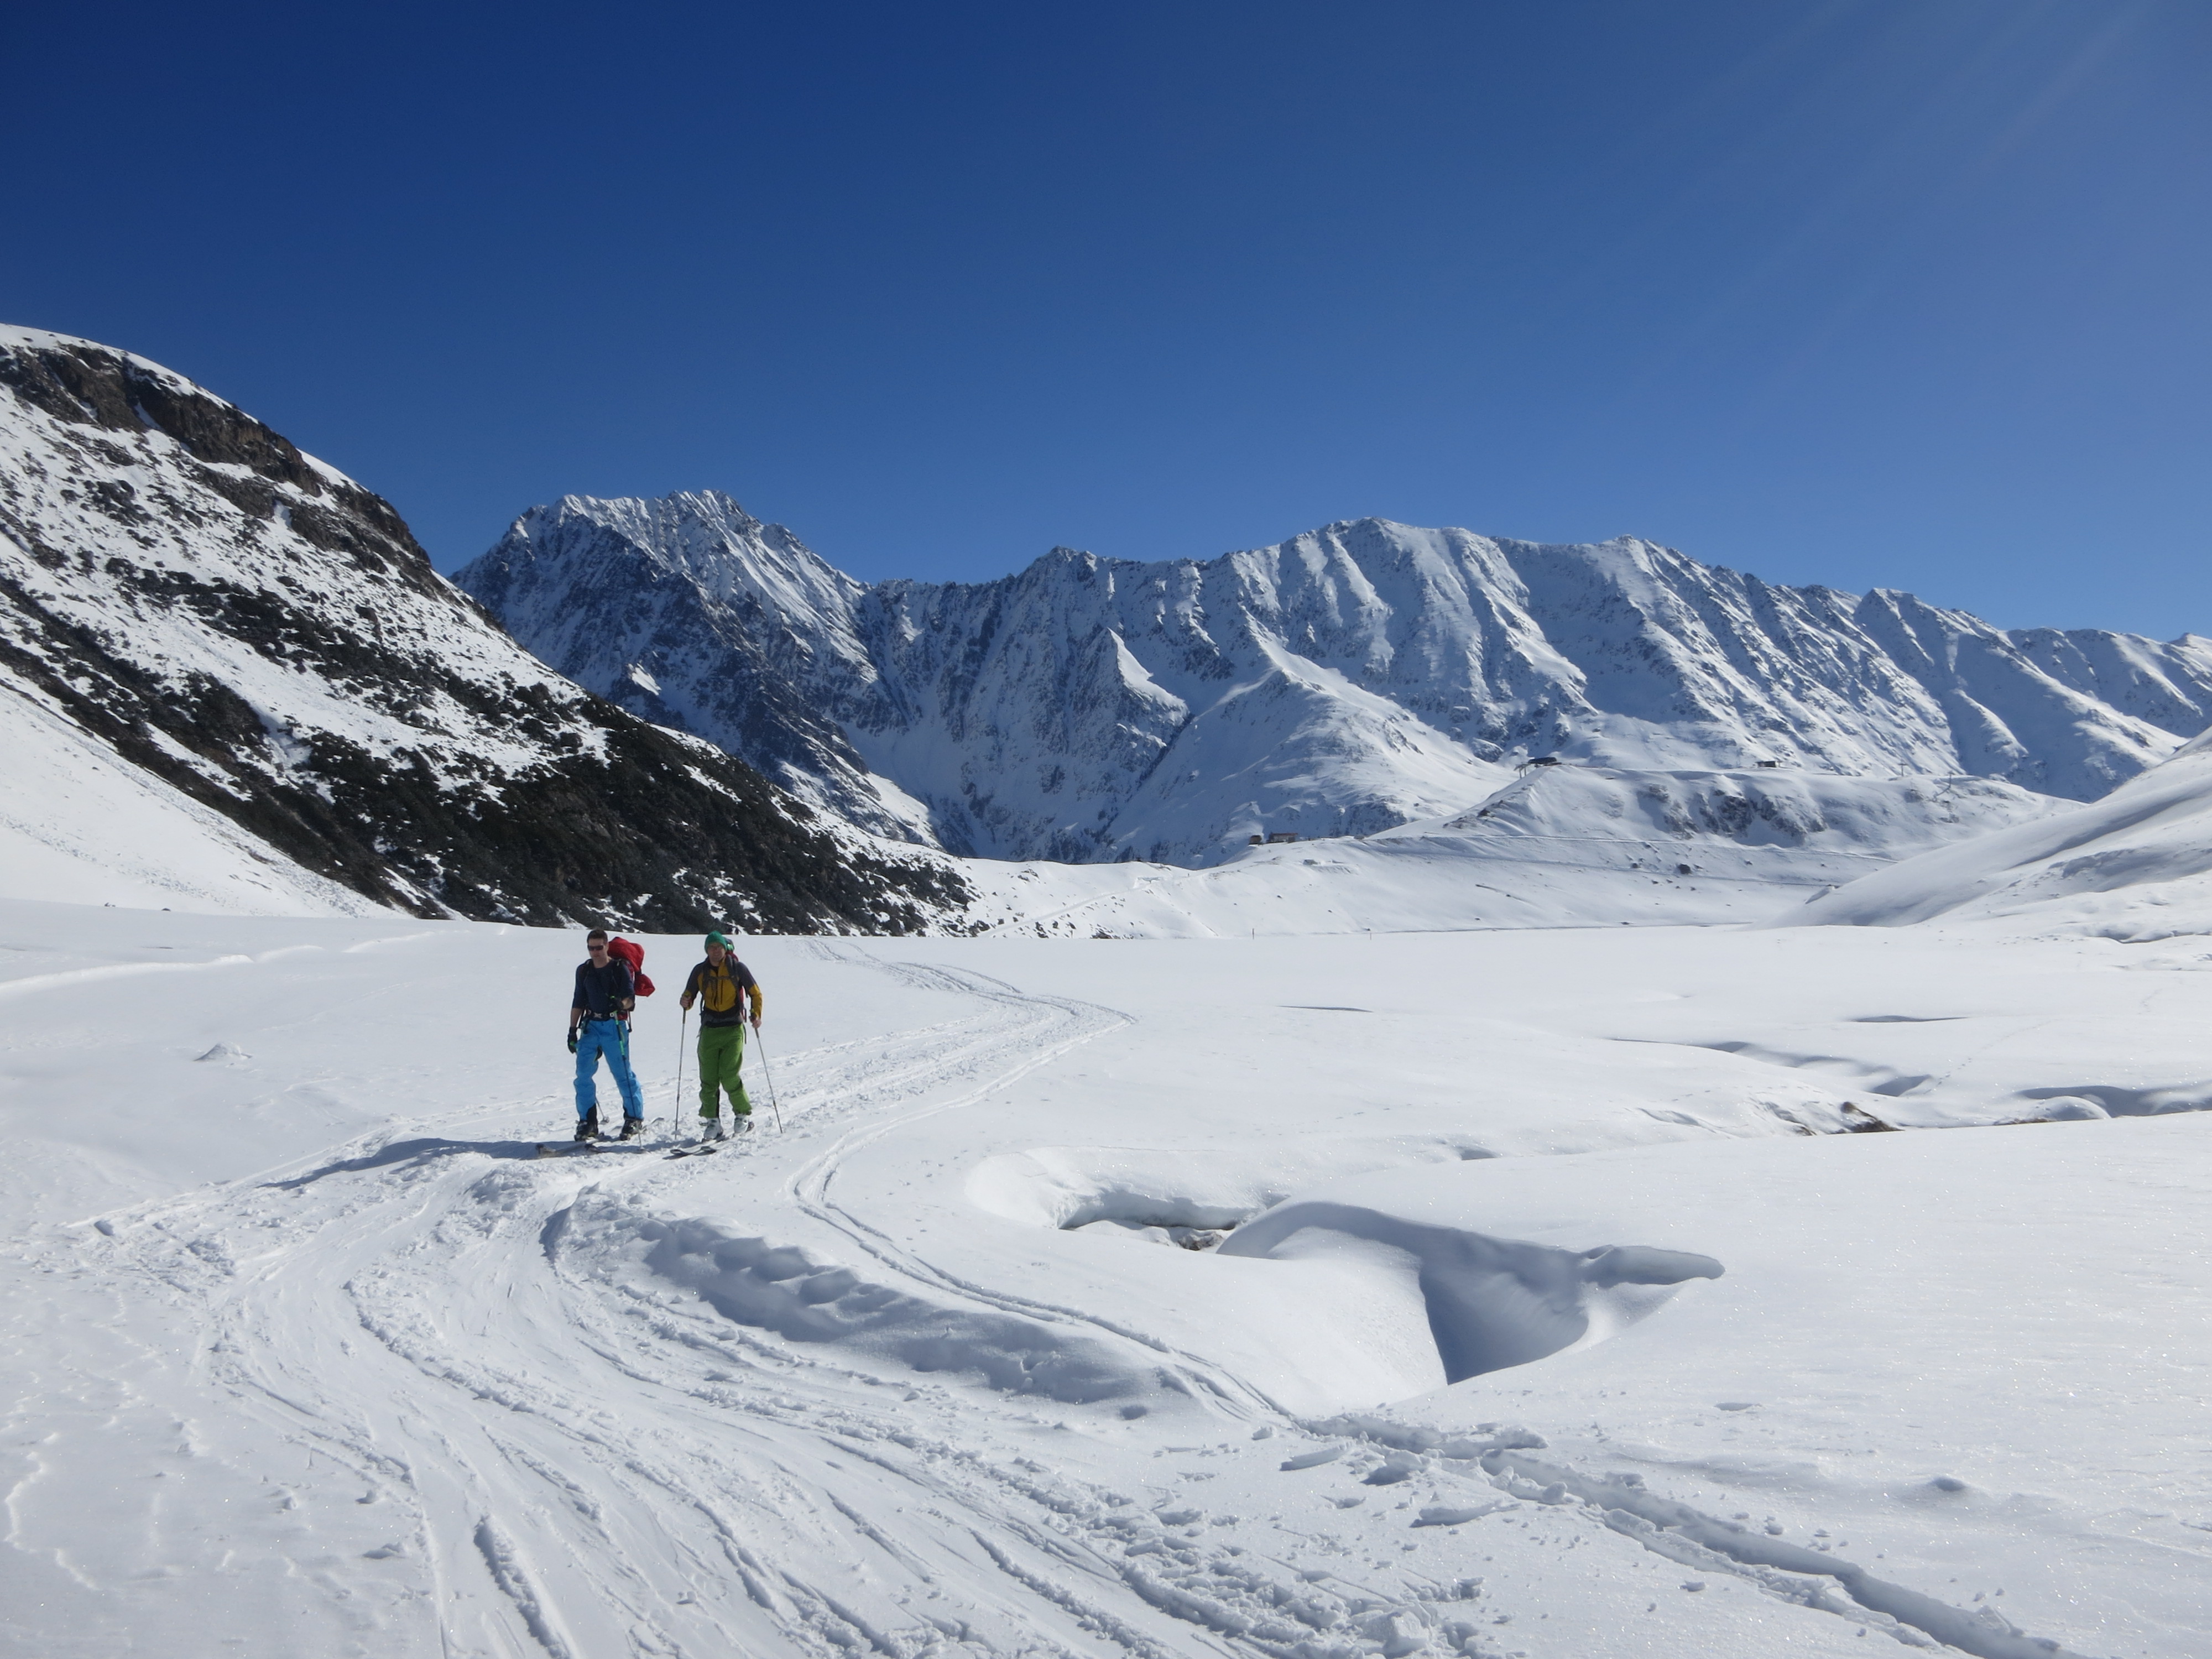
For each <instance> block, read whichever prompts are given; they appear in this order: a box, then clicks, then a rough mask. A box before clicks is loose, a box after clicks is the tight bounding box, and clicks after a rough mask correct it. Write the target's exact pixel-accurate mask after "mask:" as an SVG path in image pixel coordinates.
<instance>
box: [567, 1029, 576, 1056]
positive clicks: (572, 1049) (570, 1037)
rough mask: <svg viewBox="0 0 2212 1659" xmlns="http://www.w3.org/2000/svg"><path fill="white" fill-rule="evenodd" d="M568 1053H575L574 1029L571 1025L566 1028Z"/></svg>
mask: <svg viewBox="0 0 2212 1659" xmlns="http://www.w3.org/2000/svg"><path fill="white" fill-rule="evenodd" d="M568 1052H569V1053H570V1054H574V1053H575V1052H576V1028H575V1027H574V1026H573V1025H571V1026H570V1027H569V1028H568Z"/></svg>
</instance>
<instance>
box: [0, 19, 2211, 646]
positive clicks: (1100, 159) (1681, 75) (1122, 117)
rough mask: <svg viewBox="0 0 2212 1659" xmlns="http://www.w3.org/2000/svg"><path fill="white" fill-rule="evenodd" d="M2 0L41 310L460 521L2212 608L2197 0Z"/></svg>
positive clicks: (1973, 602)
mask: <svg viewBox="0 0 2212 1659" xmlns="http://www.w3.org/2000/svg"><path fill="white" fill-rule="evenodd" d="M34 11H35V13H36V15H33V12H34ZM0 56H4V58H6V60H7V61H8V62H9V65H10V71H9V95H8V97H7V99H6V100H0V142H4V154H5V155H6V157H7V163H6V165H7V169H8V174H9V181H10V184H11V189H10V191H9V197H10V202H9V207H8V209H7V212H6V217H5V221H4V223H5V225H6V233H5V234H4V236H0V319H5V320H9V321H14V322H21V323H27V324H32V325H38V326H42V327H48V328H56V329H61V330H64V331H69V332H72V333H78V334H83V335H88V336H90V337H94V338H97V339H100V340H103V341H106V342H109V343H114V344H118V345H125V346H128V347H130V348H131V349H135V350H138V351H141V352H143V353H145V354H146V355H148V356H153V357H155V358H157V359H159V360H161V361H162V362H167V363H168V364H169V365H171V366H172V367H173V368H178V369H179V370H181V371H183V372H185V373H186V374H191V375H192V376H193V377H195V378H196V379H198V380H202V381H204V383H206V384H207V385H209V386H211V387H213V388H215V389H216V390H217V391H219V392H222V393H223V394H224V395H226V396H228V397H230V398H233V399H234V400H235V401H237V402H239V403H240V404H243V405H244V406H246V408H248V409H249V410H252V411H253V412H254V413H256V414H258V415H259V416H261V417H262V418H264V420H266V421H268V422H270V424H271V425H273V426H275V427H276V428H278V429H279V430H281V431H283V432H284V433H285V434H287V435H289V436H290V437H292V438H294V439H295V441H298V442H300V443H301V445H302V446H303V447H307V448H308V449H310V450H312V451H313V452H314V453H318V454H319V455H321V456H323V457H325V459H328V460H330V461H331V462H332V463H333V464H335V465H339V466H341V467H343V468H344V469H345V470H347V471H349V472H351V473H353V474H354V475H355V476H356V477H359V478H361V479H362V481H363V482H365V483H368V484H369V485H370V486H371V487H372V488H374V489H378V490H380V491H381V492H382V493H384V494H385V495H388V496H390V497H391V498H392V501H394V503H395V504H397V505H398V507H399V509H400V510H401V512H403V513H404V514H406V516H407V517H408V519H409V520H410V522H411V523H412V524H413V525H414V526H415V527H416V531H417V533H418V534H420V535H421V536H422V539H423V541H424V543H425V544H426V545H428V547H429V548H430V550H431V551H432V553H433V555H434V556H435V557H436V558H437V559H438V562H440V564H441V566H442V567H445V568H452V567H453V566H454V565H456V564H458V563H459V562H462V561H464V560H465V559H467V558H468V557H471V556H473V555H474V554H476V553H477V552H479V551H481V550H483V547H485V546H486V545H488V544H489V543H490V542H492V541H493V540H494V539H495V538H497V536H498V535H499V534H500V532H501V530H502V529H503V528H504V527H505V526H506V524H507V521H508V520H510V519H511V518H512V517H513V515H514V514H515V513H517V512H519V511H520V510H521V509H522V508H524V507H528V506H530V505H532V503H535V502H538V501H547V500H550V499H551V498H553V497H554V496H556V495H560V494H562V493H563V492H568V491H581V492H586V493H592V494H597V495H617V494H660V493H664V492H666V491H669V490H672V489H684V488H698V487H704V486H714V487H718V488H720V489H726V490H728V491H729V492H730V493H731V494H732V495H736V496H737V497H738V499H739V500H740V501H744V503H745V504H746V505H747V506H748V507H750V508H751V509H752V510H753V511H754V512H756V513H759V514H761V515H762V516H763V517H764V518H769V519H774V520H780V521H781V522H784V523H787V524H789V525H791V526H793V528H794V529H796V530H797V531H798V532H799V534H800V535H801V536H802V537H804V538H805V539H806V540H807V541H808V542H809V543H810V544H812V545H813V546H814V547H816V548H817V550H820V551H821V552H822V553H823V554H824V555H825V556H828V557H829V558H830V559H831V560H833V561H834V562H836V563H838V564H840V565H841V566H842V567H843V568H846V569H848V570H850V571H852V572H853V573H854V574H856V575H860V576H862V577H864V578H869V579H873V578H877V577H882V576H890V575H909V576H917V577H924V578H938V579H944V578H954V579H963V580H968V579H981V578H986V577H989V576H993V575H996V574H1002V573H1004V572H1006V571H1008V570H1011V569H1014V568H1018V567H1019V566H1021V565H1023V564H1024V563H1026V562H1029V561H1030V559H1032V558H1034V557H1036V556H1037V555H1038V554H1040V553H1042V552H1043V551H1044V550H1047V549H1048V548H1049V547H1051V546H1052V545H1054V544H1068V545H1073V546H1079V547H1086V548H1090V549H1092V550H1096V551H1098V552H1101V553H1105V554H1111V555H1117V556H1127V557H1138V558H1156V557H1168V556H1210V555H1212V554H1214V553H1218V552H1221V551H1224V550H1228V549H1231V548H1234V547H1244V546H1254V545H1258V544H1263V543H1266V542H1269V541H1273V540H1276V539H1279V538H1283V537H1285V536H1287V535H1291V534H1293V533H1295V532H1297V531H1299V530H1302V529H1306V528H1310V527H1311V526H1316V525H1319V524H1322V523H1326V522H1328V521H1329V520H1334V519H1341V518H1352V517H1358V516H1361V515H1364V514H1369V513H1374V514H1380V515H1383V516H1385V517H1389V518H1395V519H1400V520H1407V521H1409V522H1413V523H1419V524H1459V525H1466V526H1470V527H1473V528H1474V529H1478V530H1483V531H1488V532H1495V533H1498V534H1505V535H1516V536H1524V537H1530V538H1541V539H1551V540H1585V539H1596V538H1603V537H1606V536H1610V535H1614V534H1619V533H1621V532H1633V533H1635V534H1638V535H1643V536H1646V537H1649V538H1652V539H1654V540H1656V541H1661V542H1664V543H1667V544H1671V545H1674V546H1677V547H1680V548H1681V549H1682V550H1685V551H1686V552H1688V553H1690V554H1692V555H1693V556H1697V557H1699V558H1702V559H1705V560H1708V561H1710V562H1715V563H1721V564H1727V565H1732V566H1735V568H1740V569H1747V570H1751V571H1754V572H1756V573H1757V574H1760V575H1762V576H1765V577H1766V578H1767V579H1769V580H1779V581H1790V582H1807V581H1825V582H1827V583H1830V584H1832V585H1833V586H1840V587H1846V588H1852V589H1862V588H1865V587H1868V586H1875V585H1881V586H1897V587H1905V588H1910V589H1911V590H1913V591H1915V592H1919V593H1921V594H1922V595H1923V596H1924V597H1926V598H1928V599H1932V600H1935V601H1936V602H1939V603H1943V604H1949V605H1962V606H1965V607H1967V608H1969V609H1972V610H1974V611H1978V612H1979V613H1981V614H1982V615H1984V616H1986V617H1990V619H1991V620H1993V621H1996V622H1998V623H2003V624H2006V625H2024V624H2035V623H2055V624H2059V625H2064V626H2105V627H2118V628H2126V629H2136V630H2140V631H2143V632H2148V633H2151V634H2155V635H2160V636H2161V637H2164V636H2171V635H2174V634H2176V633H2179V632H2181V631H2183V630H2184V629H2197V630H2199V631H2203V632H2206V633H2212V559H2208V557H2207V555H2208V553H2212V465H2208V457H2212V443H2208V439H2212V416H2208V412H2207V411H2208V389H2212V280H2208V272H2212V215H2208V211H2207V210H2208V206H2212V98H2208V97H2207V96H2206V95H2205V89H2206V88H2207V86H2208V85H2212V7H2207V6H2204V5H2202V4H2199V3H2195V0H2154V3H2130V0H2100V3H2086V0H2056V3H2054V0H1896V3H1857V0H1846V3H1820V0H1808V3H1802V4H1800V3H1784V0H1756V3H1723V0H1711V3H1705V0H1674V3H1659V0H1608V3H1582V0H1542V3H1536V0H1527V3H1521V0H1516V3H1481V0H1459V3H1449V4H1431V3H1419V0H1405V3H1383V4H1376V5H1366V6H1346V5H1342V4H1304V3H1281V0H1278V3H1266V4H1257V3H1255V4H1205V3H1189V0H1186V3H1182V4H1176V5H1152V4H1146V3H1123V4H1117V5H1112V6H1088V7H1077V6H1072V5H1059V4H1048V3H1046V4H1041V3H1037V0H1028V3H1022V4H1007V5H987V4H959V3H951V4H940V5H929V6H916V5H913V4H901V5H874V4H846V5H819V6H792V5H783V6H776V7H755V6H748V5H743V4H732V5H715V6H696V7H693V6H653V5H647V6H641V7H635V8H628V9H616V8H605V7H590V8H586V7H563V6H561V5H557V4H552V5H538V6H532V7H522V6H513V7H491V6H470V5H465V4H464V5H442V6H436V7H432V6H416V5H410V4H405V3H399V4H391V5H385V6H380V7H375V8H368V7H356V8H303V7H299V6H296V5H294V6H286V7H283V8H277V7H253V6H233V5H223V4H210V5H202V6H194V7H177V6H174V5H161V6H153V5H146V6H138V5H129V6H123V5H111V4H103V3H100V0H84V3H79V4H76V5H72V6H69V7H60V6H47V7H41V8H36V9H33V8H28V7H19V8H15V9H11V11H10V14H9V21H6V22H5V23H4V24H0Z"/></svg>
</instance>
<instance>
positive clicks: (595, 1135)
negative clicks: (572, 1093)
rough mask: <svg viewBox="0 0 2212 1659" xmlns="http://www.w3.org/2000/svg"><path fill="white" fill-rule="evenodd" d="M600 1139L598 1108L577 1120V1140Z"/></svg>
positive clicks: (593, 1108)
mask: <svg viewBox="0 0 2212 1659" xmlns="http://www.w3.org/2000/svg"><path fill="white" fill-rule="evenodd" d="M576 1139H579V1140H597V1139H599V1108H598V1107H596V1106H594V1107H592V1109H591V1110H590V1111H588V1112H586V1113H585V1114H584V1115H583V1116H581V1117H580V1118H578V1119H577V1120H576Z"/></svg>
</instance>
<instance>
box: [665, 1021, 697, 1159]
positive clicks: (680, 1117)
mask: <svg viewBox="0 0 2212 1659" xmlns="http://www.w3.org/2000/svg"><path fill="white" fill-rule="evenodd" d="M690 1029H691V1011H690V1009H689V1008H686V1009H685V1010H684V1018H683V1019H682V1020H680V1021H679V1022H678V1024H677V1027H676V1095H675V1097H674V1098H673V1099H671V1101H670V1102H669V1103H668V1133H669V1134H670V1135H671V1137H672V1136H673V1135H674V1134H675V1133H676V1132H677V1130H678V1128H679V1127H682V1125H683V1121H684V1048H685V1047H686V1046H687V1045H686V1044H685V1042H684V1033H685V1032H687V1031H689V1030H690Z"/></svg>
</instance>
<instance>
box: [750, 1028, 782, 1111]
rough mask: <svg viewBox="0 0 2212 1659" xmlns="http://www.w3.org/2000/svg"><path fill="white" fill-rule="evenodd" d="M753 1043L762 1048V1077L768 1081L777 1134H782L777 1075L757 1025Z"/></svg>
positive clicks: (770, 1105)
mask: <svg viewBox="0 0 2212 1659" xmlns="http://www.w3.org/2000/svg"><path fill="white" fill-rule="evenodd" d="M753 1042H755V1043H756V1044H757V1045H758V1046H759V1048H760V1057H761V1075H762V1076H763V1077H764V1078H766V1079H768V1103H769V1110H771V1111H773V1112H774V1113H775V1132H776V1133H778V1134H781V1133H783V1108H782V1107H781V1106H780V1105H778V1104H777V1103H776V1098H775V1072H773V1071H772V1070H770V1069H769V1063H768V1044H766V1043H765V1042H761V1034H760V1027H759V1026H757V1025H756V1026H754V1027H753Z"/></svg>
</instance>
